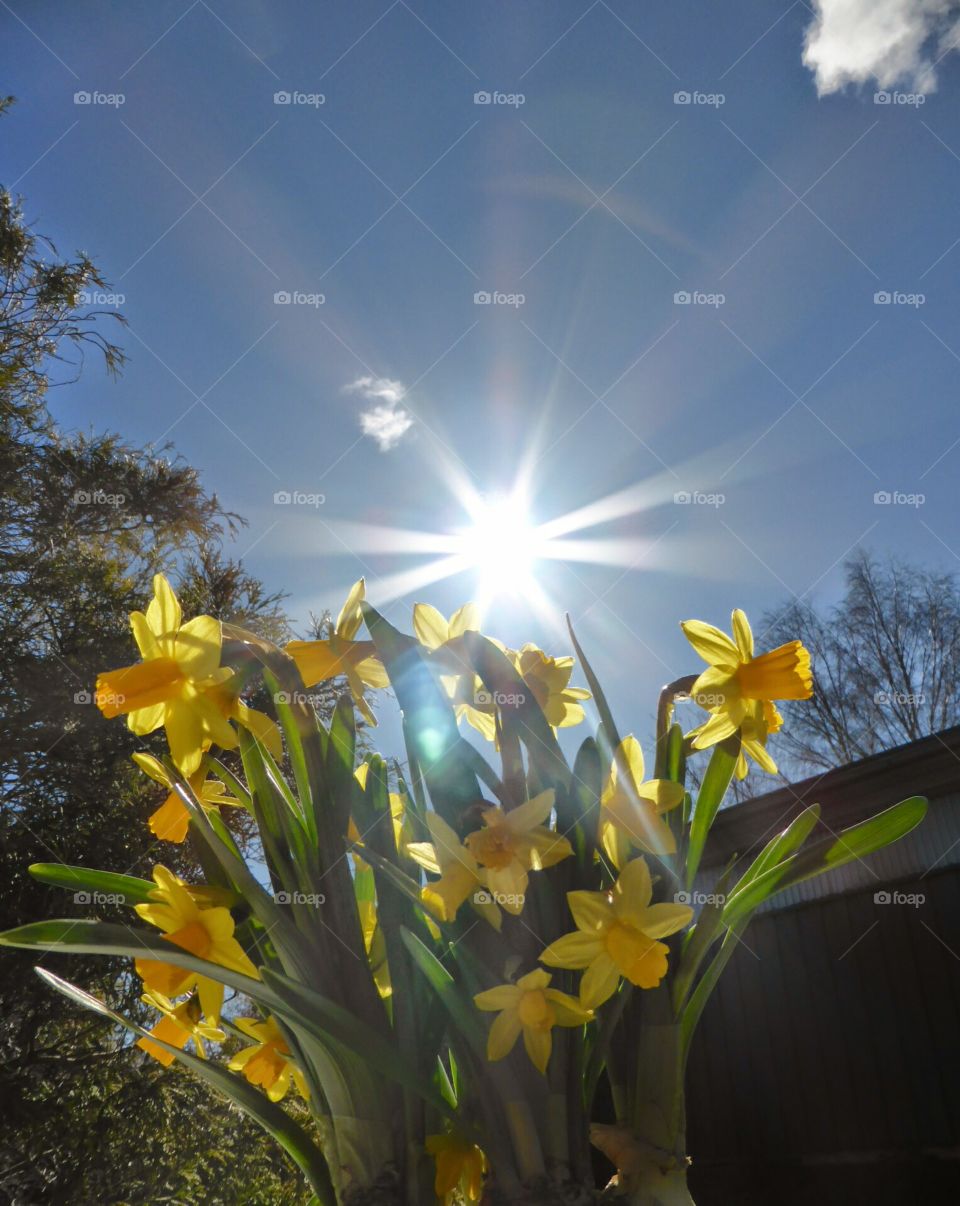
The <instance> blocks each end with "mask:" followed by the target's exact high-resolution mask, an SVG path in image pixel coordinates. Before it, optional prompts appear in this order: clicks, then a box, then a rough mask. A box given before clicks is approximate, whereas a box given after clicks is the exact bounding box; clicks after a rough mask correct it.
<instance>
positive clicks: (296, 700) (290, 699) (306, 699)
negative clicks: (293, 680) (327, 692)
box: [273, 691, 323, 708]
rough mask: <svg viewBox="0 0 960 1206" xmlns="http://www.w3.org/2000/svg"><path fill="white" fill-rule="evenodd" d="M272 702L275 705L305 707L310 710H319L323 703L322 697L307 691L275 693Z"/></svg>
mask: <svg viewBox="0 0 960 1206" xmlns="http://www.w3.org/2000/svg"><path fill="white" fill-rule="evenodd" d="M273 702H274V703H275V704H297V705H300V706H303V705H306V706H307V707H310V708H319V707H320V706H321V704H322V703H323V696H322V695H319V694H317V693H315V692H309V691H275V692H274V694H273Z"/></svg>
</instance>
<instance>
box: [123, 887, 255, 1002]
mask: <svg viewBox="0 0 960 1206" xmlns="http://www.w3.org/2000/svg"><path fill="white" fill-rule="evenodd" d="M153 878H154V882H155V883H156V885H157V887H156V888H155V889H154V891H153V892H152V893H151V896H152V898H153V899H152V901H151V903H149V904H138V905H137V906H136V911H137V914H138V915H139V916H140V917H142V918H143V920H144V921H148V922H149V923H150V924H151V925H155V926H156V927H157V929H160V930H163V932H164V936H165V938H166V939H167V941H168V942H172V943H173V944H174V945H175V946H179V947H180V948H181V949H182V950H185V951H188V952H189V953H190V954H191V955H196V957H197V958H198V959H207V960H209V961H210V962H211V963H219V964H220V965H221V966H222V967H226V968H230V969H231V970H232V971H236V972H241V973H242V974H243V975H245V976H250V977H251V978H252V979H254V980H259V979H260V973H259V971H257V969H256V967H254V965H253V964H252V963H251V962H250V959H249V958H248V957H247V954H246V952H245V951H244V949H243V947H242V946H241V945H240V943H239V942H237V940H236V938H234V936H233V928H234V927H233V917H232V916H231V915H230V910H229V909H227V908H224V907H222V906H214V907H213V908H205V907H203V906H202V905H201V904H200V903H199V902H198V901H197V899H196V897H195V896H193V895H192V894H191V892H190V891H189V889H188V888H187V885H186V884H185V883H184V882H183V881H182V880H181V879H178V878H177V876H176V875H174V874H173V872H172V871H170V870H168V869H167V868H166V867H154V869H153ZM136 969H137V974H138V975H139V976H140V978H141V979H142V980H143V982H144V984H145V985H146V986H147V988H148V989H150V990H151V991H152V992H159V993H162V994H163V995H164V996H166V997H170V998H173V997H179V996H181V995H182V994H183V993H185V992H189V991H190V990H191V989H193V988H196V989H197V992H198V993H199V996H200V1004H201V1005H202V1006H203V1012H204V1013H205V1014H206V1016H207V1017H208V1018H209V1019H210V1021H211V1022H212V1023H213V1025H217V1024H218V1023H219V1021H220V1010H221V1008H222V1006H223V985H222V984H220V983H219V982H218V981H216V980H212V979H210V978H209V977H208V976H204V975H201V974H200V973H199V972H194V971H188V970H187V969H185V968H182V967H175V966H174V965H173V964H172V963H164V962H162V961H159V960H155V959H137V960H136Z"/></svg>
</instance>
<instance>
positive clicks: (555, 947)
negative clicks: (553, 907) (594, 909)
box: [540, 930, 603, 971]
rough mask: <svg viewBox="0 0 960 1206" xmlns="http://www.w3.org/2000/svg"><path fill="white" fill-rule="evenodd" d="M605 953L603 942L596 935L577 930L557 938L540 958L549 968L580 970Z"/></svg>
mask: <svg viewBox="0 0 960 1206" xmlns="http://www.w3.org/2000/svg"><path fill="white" fill-rule="evenodd" d="M602 951H603V940H602V939H601V938H600V937H599V936H598V935H595V934H585V933H583V931H582V930H576V931H575V932H574V933H572V934H564V935H563V937H562V938H557V939H555V940H554V941H553V942H551V943H550V945H549V946H548V947H547V949H546V950H545V951H544V952H543V954H542V955H541V956H540V962H541V963H546V965H547V966H548V967H565V968H568V969H570V970H574V971H575V970H578V969H580V968H584V967H588V966H589V965H590V964H591V963H592V962H593V960H594V959H596V958H597V956H598V955H599V954H600V953H601V952H602Z"/></svg>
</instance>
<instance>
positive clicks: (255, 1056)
mask: <svg viewBox="0 0 960 1206" xmlns="http://www.w3.org/2000/svg"><path fill="white" fill-rule="evenodd" d="M235 1025H236V1026H237V1028H238V1029H239V1030H242V1031H243V1033H244V1034H246V1035H247V1036H248V1037H250V1038H252V1039H255V1040H256V1046H255V1047H244V1049H243V1050H242V1051H238V1052H237V1054H236V1055H235V1056H234V1057H233V1058H232V1059H231V1060H230V1062H229V1063H228V1064H227V1067H228V1068H229V1069H230V1070H231V1072H243V1075H244V1077H245V1078H246V1079H247V1080H248V1081H249V1082H250V1084H252V1085H260V1087H261V1088H263V1089H265V1090H266V1093H267V1096H268V1097H269V1098H270V1100H271V1101H282V1100H283V1098H284V1097H286V1095H287V1092H288V1091H289V1089H290V1082H291V1081H292V1082H293V1084H294V1085H296V1087H297V1091H298V1092H299V1094H300V1096H301V1097H303V1098H304V1099H307V1098H309V1096H310V1092H309V1090H308V1089H307V1082H306V1080H305V1079H304V1076H303V1073H302V1072H301V1071H300V1069H299V1068H298V1067H297V1065H296V1063H295V1062H294V1060H293V1058H292V1056H291V1053H290V1048H289V1047H288V1046H287V1044H286V1041H285V1040H284V1037H283V1035H282V1034H281V1033H280V1028H279V1026H278V1025H277V1022H276V1019H275V1018H274V1017H272V1016H271V1017H268V1018H267V1019H266V1021H262V1022H261V1021H258V1020H257V1019H256V1018H237V1019H236V1022H235Z"/></svg>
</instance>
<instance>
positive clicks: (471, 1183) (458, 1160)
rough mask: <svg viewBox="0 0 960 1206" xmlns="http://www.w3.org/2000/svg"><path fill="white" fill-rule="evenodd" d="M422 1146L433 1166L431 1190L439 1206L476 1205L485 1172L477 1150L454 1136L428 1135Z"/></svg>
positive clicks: (467, 1140)
mask: <svg viewBox="0 0 960 1206" xmlns="http://www.w3.org/2000/svg"><path fill="white" fill-rule="evenodd" d="M424 1146H425V1147H426V1149H427V1153H428V1154H429V1155H431V1156H433V1159H434V1161H435V1163H436V1166H437V1175H436V1179H435V1180H434V1183H433V1189H434V1192H435V1193H436V1195H437V1197H438V1198H439V1199H440V1201H441V1202H442V1203H443V1206H450V1203H452V1202H455V1201H458V1200H463V1201H465V1202H479V1201H480V1196H481V1194H482V1193H483V1174H484V1173H485V1172H486V1171H487V1158H486V1156H485V1155H484V1154H483V1152H482V1151H481V1150H480V1148H479V1147H477V1145H476V1144H475V1143H471V1142H470V1140H469V1139H464V1138H463V1137H462V1136H461V1135H455V1134H447V1135H428V1136H427V1139H426V1143H425V1144H424ZM458 1190H459V1198H458V1197H457V1191H458Z"/></svg>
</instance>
